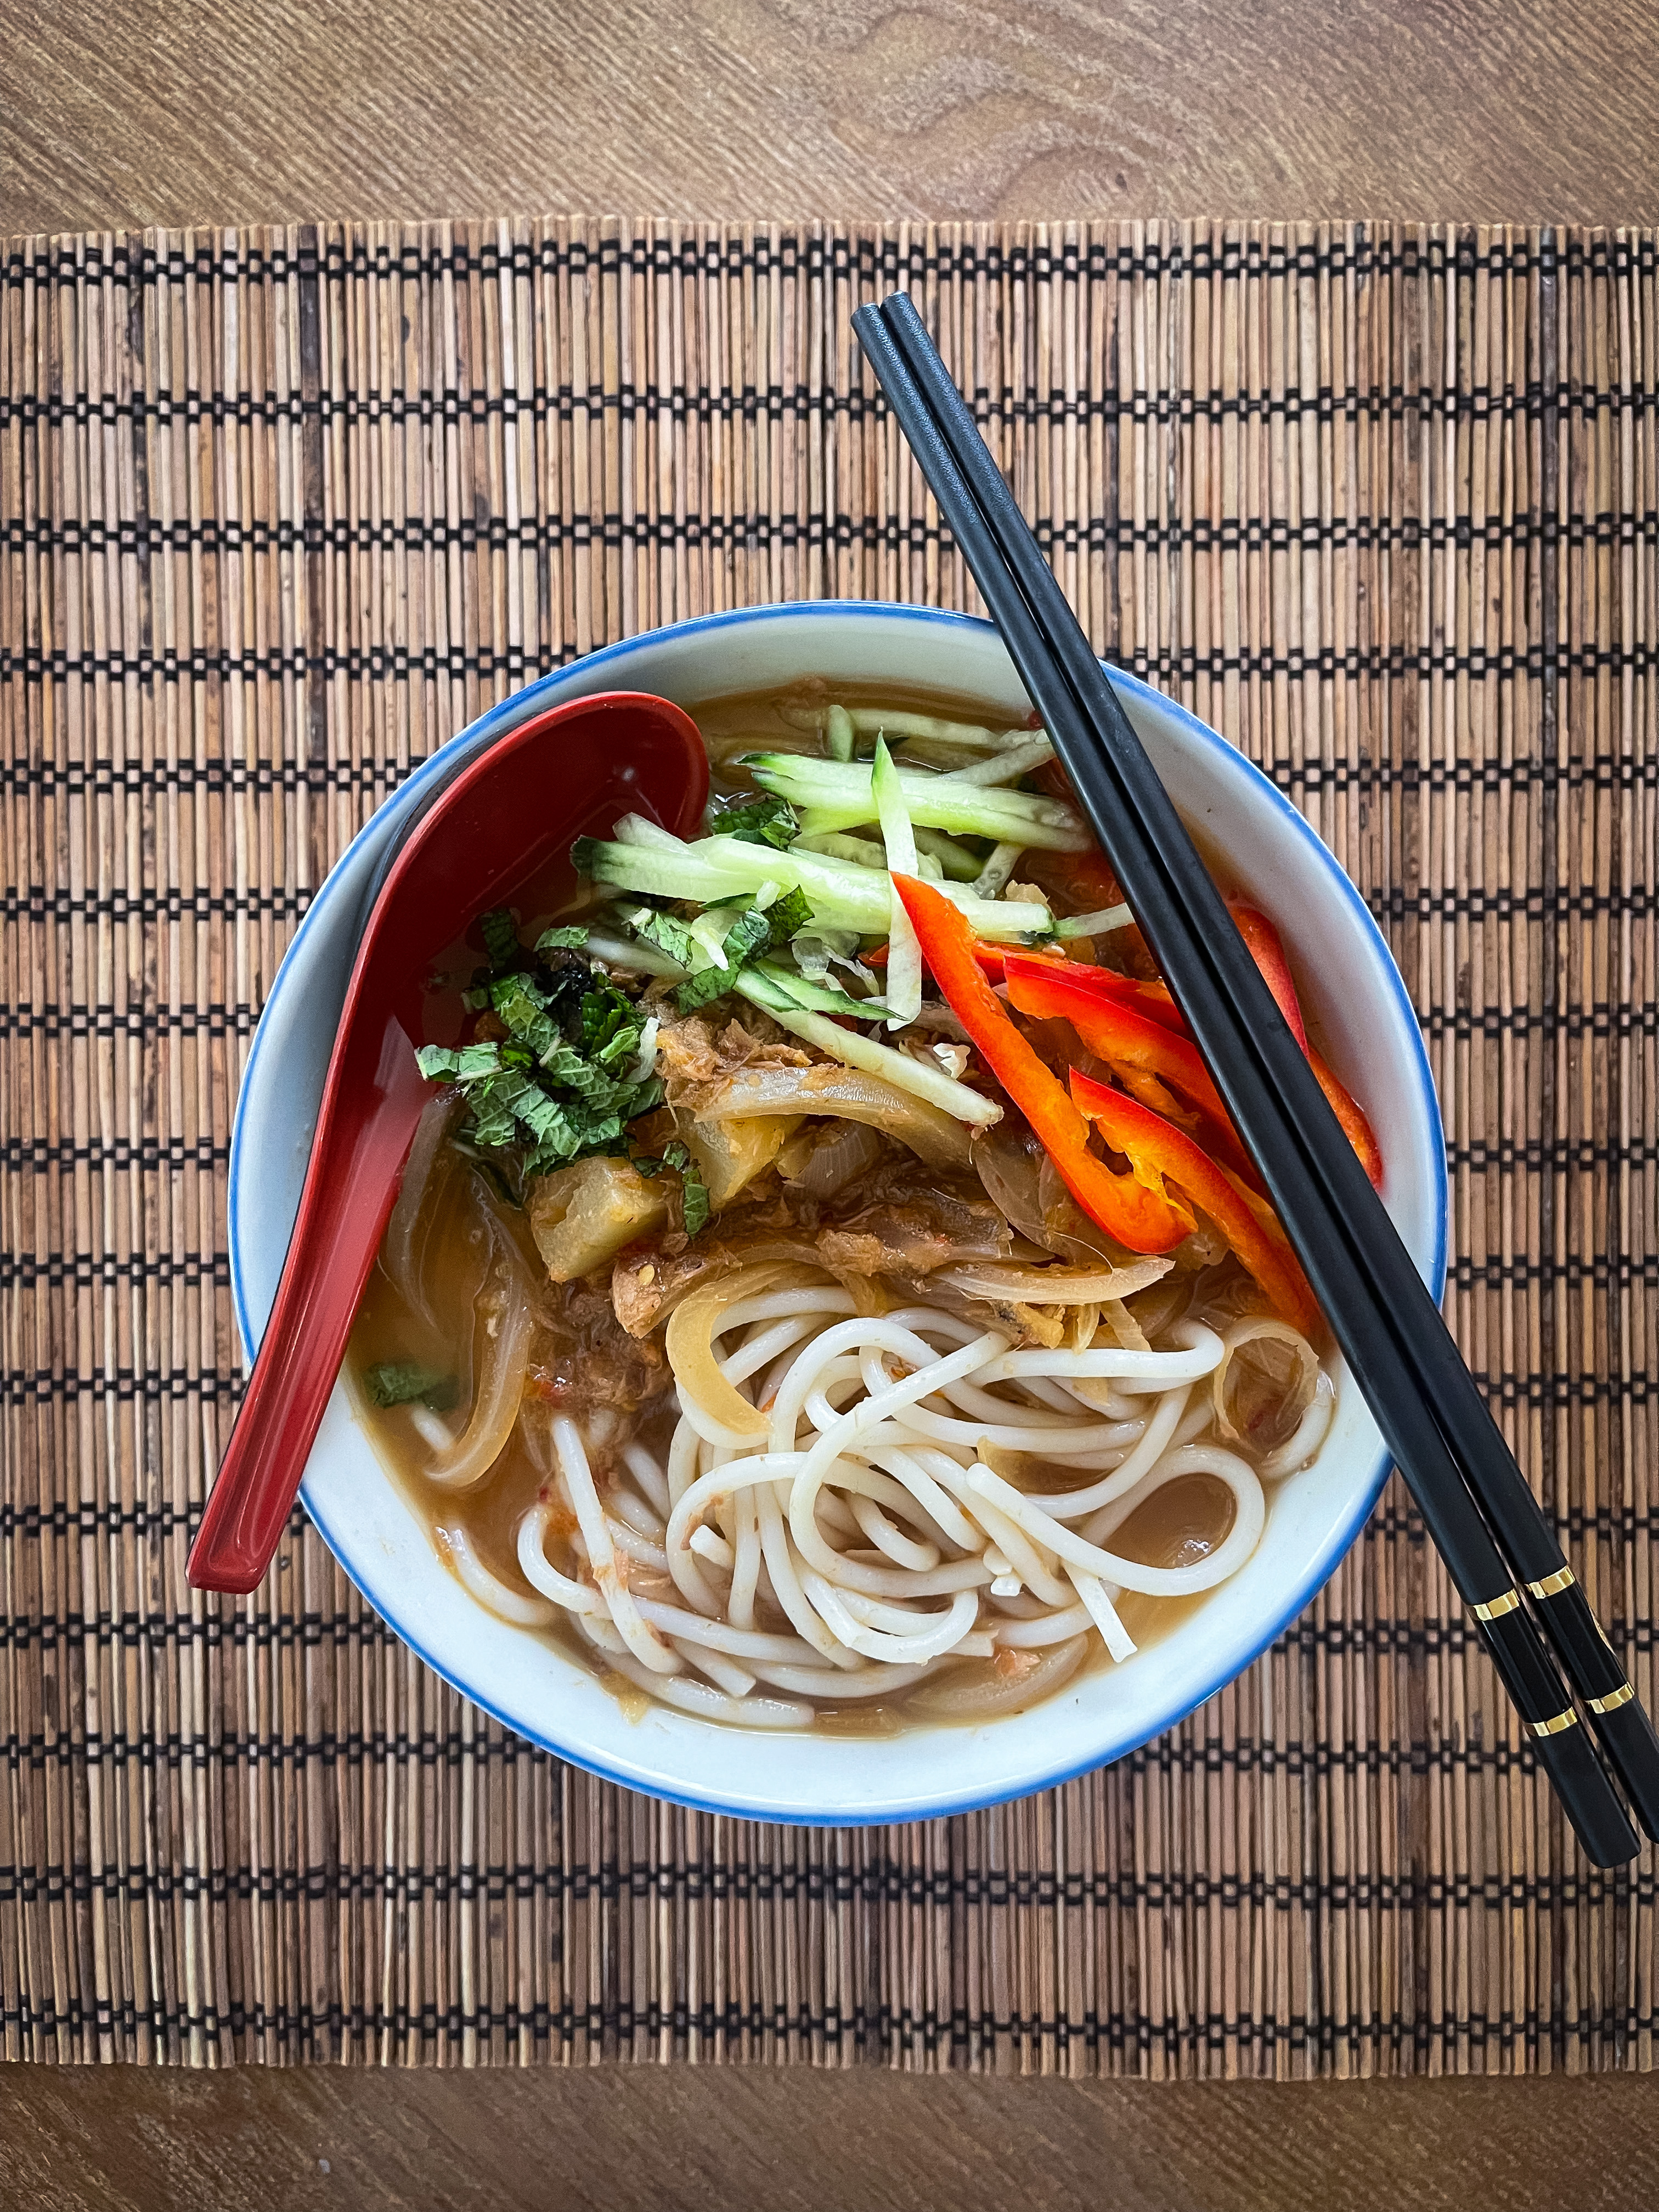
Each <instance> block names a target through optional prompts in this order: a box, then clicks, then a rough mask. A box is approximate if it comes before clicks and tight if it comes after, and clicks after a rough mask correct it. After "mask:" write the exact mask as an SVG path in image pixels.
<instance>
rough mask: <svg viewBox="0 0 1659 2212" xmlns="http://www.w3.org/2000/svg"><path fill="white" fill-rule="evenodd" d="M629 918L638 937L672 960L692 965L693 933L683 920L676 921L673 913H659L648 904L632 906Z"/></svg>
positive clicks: (688, 965) (683, 966) (683, 964)
mask: <svg viewBox="0 0 1659 2212" xmlns="http://www.w3.org/2000/svg"><path fill="white" fill-rule="evenodd" d="M628 920H629V925H630V927H632V929H633V932H634V934H635V936H636V937H642V938H643V939H645V941H646V943H647V945H655V946H656V948H657V950H658V951H659V952H665V953H666V954H667V955H668V957H669V958H670V959H671V960H678V962H679V963H680V966H681V967H682V968H689V967H690V965H691V933H690V930H689V929H688V928H687V927H686V926H685V924H684V922H683V921H675V919H674V917H673V915H671V914H659V913H658V912H657V910H656V909H655V908H654V907H648V906H641V907H634V908H629V914H628Z"/></svg>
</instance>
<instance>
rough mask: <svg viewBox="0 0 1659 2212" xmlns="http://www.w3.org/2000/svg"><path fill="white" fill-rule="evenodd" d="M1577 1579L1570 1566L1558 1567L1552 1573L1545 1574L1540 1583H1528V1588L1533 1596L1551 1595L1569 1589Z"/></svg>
mask: <svg viewBox="0 0 1659 2212" xmlns="http://www.w3.org/2000/svg"><path fill="white" fill-rule="evenodd" d="M1576 1581H1577V1576H1576V1575H1575V1574H1574V1573H1573V1571H1572V1569H1571V1567H1558V1568H1557V1569H1556V1571H1555V1572H1554V1573H1553V1575H1546V1576H1545V1577H1544V1579H1543V1581H1542V1582H1541V1583H1528V1584H1527V1588H1528V1590H1529V1591H1530V1592H1531V1594H1532V1595H1533V1596H1534V1597H1553V1596H1554V1595H1556V1593H1557V1592H1558V1591H1559V1590H1564V1589H1571V1587H1572V1585H1573V1583H1575V1582H1576Z"/></svg>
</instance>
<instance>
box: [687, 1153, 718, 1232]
mask: <svg viewBox="0 0 1659 2212" xmlns="http://www.w3.org/2000/svg"><path fill="white" fill-rule="evenodd" d="M680 1195H681V1202H682V1203H683V1205H684V1208H685V1233H686V1235H687V1236H688V1237H696V1236H697V1235H698V1234H699V1233H700V1232H701V1231H702V1230H704V1229H706V1228H707V1227H708V1217H709V1215H710V1214H711V1213H712V1212H714V1208H713V1207H712V1206H710V1205H709V1203H708V1184H707V1183H706V1182H704V1181H703V1179H702V1176H700V1175H699V1174H698V1173H697V1170H696V1168H694V1167H692V1166H690V1164H688V1165H686V1166H685V1167H684V1168H682V1169H681V1170H680Z"/></svg>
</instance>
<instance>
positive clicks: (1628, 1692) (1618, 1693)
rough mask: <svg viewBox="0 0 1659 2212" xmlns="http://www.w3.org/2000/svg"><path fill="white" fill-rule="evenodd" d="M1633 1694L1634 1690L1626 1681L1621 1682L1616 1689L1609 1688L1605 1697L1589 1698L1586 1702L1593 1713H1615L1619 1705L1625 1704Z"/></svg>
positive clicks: (1634, 1693)
mask: <svg viewBox="0 0 1659 2212" xmlns="http://www.w3.org/2000/svg"><path fill="white" fill-rule="evenodd" d="M1635 1695H1636V1692H1635V1691H1634V1690H1632V1687H1631V1686H1630V1684H1629V1683H1628V1682H1621V1683H1620V1686H1619V1687H1618V1688H1617V1689H1616V1690H1610V1691H1609V1692H1607V1696H1606V1697H1605V1698H1591V1699H1589V1700H1588V1703H1589V1709H1590V1711H1592V1712H1593V1713H1616V1712H1617V1711H1618V1710H1619V1708H1620V1705H1628V1704H1629V1703H1630V1701H1631V1699H1632V1698H1633V1697H1634V1696H1635Z"/></svg>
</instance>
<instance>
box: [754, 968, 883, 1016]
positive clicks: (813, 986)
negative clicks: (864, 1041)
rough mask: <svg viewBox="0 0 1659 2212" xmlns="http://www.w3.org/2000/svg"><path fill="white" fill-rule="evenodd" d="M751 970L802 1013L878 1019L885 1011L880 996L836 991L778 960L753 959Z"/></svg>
mask: <svg viewBox="0 0 1659 2212" xmlns="http://www.w3.org/2000/svg"><path fill="white" fill-rule="evenodd" d="M755 972H756V974H757V975H763V976H765V978H766V980H767V981H768V982H770V983H775V984H776V985H777V987H778V988H779V990H781V992H782V993H783V994H785V996H786V997H787V998H788V999H790V1000H793V1002H794V1004H795V1005H796V1006H799V1008H800V1009H801V1011H802V1012H803V1013H817V1014H840V1015H842V1017H843V1018H847V1017H849V1016H850V1018H852V1019H853V1020H854V1021H860V1022H878V1021H880V1020H881V1019H882V1018H883V1017H884V1015H885V1013H886V1012H887V1001H886V1000H884V999H855V998H854V996H853V994H852V993H851V992H850V991H838V990H837V989H836V987H835V985H834V984H833V983H825V982H814V981H812V979H811V977H810V976H806V975H802V974H801V972H800V970H799V969H798V968H787V967H785V965H784V964H783V963H782V961H781V960H757V962H756V963H755Z"/></svg>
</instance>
